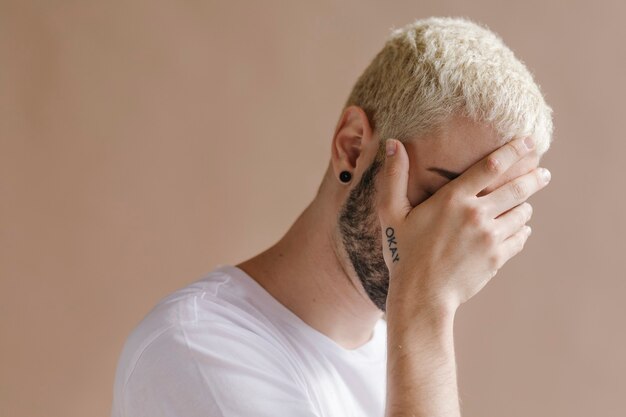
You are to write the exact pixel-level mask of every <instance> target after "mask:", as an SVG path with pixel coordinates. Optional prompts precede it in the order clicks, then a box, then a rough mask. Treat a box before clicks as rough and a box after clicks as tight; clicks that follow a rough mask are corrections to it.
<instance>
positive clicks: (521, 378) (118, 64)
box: [0, 0, 626, 417]
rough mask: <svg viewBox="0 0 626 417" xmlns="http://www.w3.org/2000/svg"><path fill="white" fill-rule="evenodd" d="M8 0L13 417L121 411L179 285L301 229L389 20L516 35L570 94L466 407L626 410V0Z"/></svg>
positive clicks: (465, 338) (4, 63) (558, 99)
mask: <svg viewBox="0 0 626 417" xmlns="http://www.w3.org/2000/svg"><path fill="white" fill-rule="evenodd" d="M590 3H591V2H582V1H579V2H573V1H569V2H565V1H553V2H546V1H544V0H540V1H538V0H531V1H523V2H521V1H516V2H501V1H496V0H494V1H487V0H484V1H475V2H468V1H461V0H459V1H452V0H450V1H431V2H416V1H396V2H389V1H354V0H347V1H342V2H339V1H336V2H329V1H316V2H296V1H283V2H276V1H272V2H267V1H265V2H256V1H248V2H239V1H230V2H228V3H227V2H222V3H216V2H207V1H191V0H187V1H178V2H165V1H158V0H157V1H155V0H153V1H125V2H116V1H80V2H78V1H40V2H37V1H32V0H28V1H25V0H22V1H13V2H11V1H6V0H0V64H1V66H0V129H1V131H0V132H1V135H0V140H1V144H0V145H1V150H0V186H1V188H0V204H1V205H0V221H1V230H0V239H1V240H0V245H1V250H0V272H1V281H0V415H2V416H11V417H13V416H29V417H38V416H46V417H47V416H63V417H79V416H80V417H83V416H107V415H108V414H109V412H110V403H111V397H112V384H113V376H114V371H115V365H116V363H117V359H118V355H119V353H120V350H121V348H122V344H123V342H124V340H125V338H126V336H127V335H128V333H129V332H130V331H131V329H132V328H133V327H134V326H135V325H136V324H137V323H138V321H139V320H140V319H141V318H142V317H143V315H144V314H146V313H147V311H148V310H149V309H150V308H151V307H152V306H153V305H154V304H155V303H156V302H157V301H158V300H159V299H160V298H161V297H163V296H164V295H166V294H167V293H169V292H171V291H173V290H175V289H177V288H179V287H181V286H184V285H186V284H188V283H190V282H192V281H194V280H196V279H198V278H199V277H200V276H201V275H202V274H204V273H205V272H207V271H208V270H210V269H212V268H213V267H214V266H215V265H216V264H218V263H236V262H239V261H241V260H243V259H245V258H247V257H249V256H252V255H253V254H255V253H257V252H259V251H260V250H262V249H264V248H266V247H267V246H268V245H270V244H271V243H273V242H274V241H275V240H276V239H278V238H279V237H280V236H281V235H282V234H283V233H284V232H285V230H286V229H287V228H288V227H289V225H290V224H291V223H292V221H293V220H294V219H295V218H296V216H297V215H298V214H299V213H300V211H301V210H302V209H303V208H304V207H305V205H306V204H307V203H308V202H309V201H310V200H311V198H312V197H313V195H314V193H315V191H316V189H317V186H318V184H319V181H320V179H321V177H322V173H323V171H324V169H325V167H326V164H327V160H328V156H329V150H330V140H331V136H332V133H333V129H334V126H335V122H336V120H337V118H338V117H339V112H340V110H341V106H342V104H343V102H344V100H345V98H346V97H347V94H348V93H349V91H350V88H351V87H352V84H353V83H354V81H355V80H356V77H357V76H358V75H359V74H360V73H361V71H362V70H363V69H364V68H365V66H366V65H367V64H368V63H369V61H370V60H371V59H372V58H373V56H374V54H375V53H376V52H377V51H378V50H379V49H380V48H381V47H382V45H383V42H384V39H385V37H386V36H387V34H388V33H389V30H390V29H391V28H392V27H399V26H402V25H404V24H406V23H408V22H410V21H411V20H413V19H415V18H419V17H426V16H430V15H454V16H466V17H470V18H472V19H475V20H477V21H479V22H482V23H485V24H487V25H488V26H489V27H490V28H491V29H493V30H494V31H496V32H497V33H499V34H500V35H501V36H502V37H503V39H504V40H505V42H506V43H507V44H508V45H509V46H510V47H511V48H512V49H513V50H514V51H515V53H516V54H517V55H518V56H519V57H520V58H521V59H522V60H523V61H524V62H526V64H527V65H528V66H529V68H530V69H531V71H532V72H533V73H534V74H535V77H536V79H537V81H538V82H539V84H540V85H541V87H542V89H543V91H544V92H545V94H546V98H547V101H548V103H549V104H550V105H551V106H552V107H553V108H554V116H555V127H556V130H555V141H554V143H553V146H552V149H551V150H550V152H549V154H548V155H547V156H546V157H545V158H544V159H543V165H544V166H547V167H548V168H549V169H550V170H551V171H552V173H553V180H552V184H551V185H550V187H548V189H546V190H545V191H544V192H542V193H539V194H538V195H536V196H533V197H532V198H531V202H532V203H533V206H534V208H535V214H534V217H533V220H532V221H531V225H532V226H533V230H534V233H533V235H532V236H531V237H530V240H529V242H528V244H527V246H526V250H525V251H524V252H523V253H522V254H521V255H519V256H518V257H516V258H514V259H513V260H511V261H510V262H509V263H508V264H507V265H506V266H505V267H504V268H503V269H502V270H501V271H500V273H499V274H498V276H497V277H496V278H495V279H494V281H492V282H491V283H490V284H489V285H488V286H487V287H485V289H484V290H483V291H482V292H481V293H480V294H478V295H477V296H476V297H475V298H474V299H473V300H471V301H470V302H468V303H467V304H465V305H463V306H462V307H461V309H460V311H459V313H458V315H457V321H456V324H455V327H456V333H455V334H456V335H455V341H456V349H457V357H458V370H459V385H460V393H461V399H462V409H463V411H464V416H507V417H522V416H524V417H527V416H568V417H578V416H580V417H583V416H585V417H588V416H592V415H593V416H607V417H608V416H624V415H625V413H626V405H624V402H623V399H624V397H623V395H624V392H625V385H626V384H625V382H624V375H625V374H626V360H625V359H624V355H623V353H624V351H625V347H624V344H625V343H626V334H625V333H624V330H623V325H624V317H625V313H626V306H625V303H624V301H623V300H624V295H625V293H626V284H625V280H624V278H625V273H624V271H623V269H622V267H623V260H624V237H625V235H626V227H625V221H624V217H623V216H624V212H625V208H626V207H625V198H624V176H625V174H624V173H625V170H624V165H625V164H624V158H625V155H626V141H625V140H624V134H623V123H624V116H625V115H624V97H625V96H626V89H625V88H624V87H625V83H624V73H625V67H626V65H625V63H626V62H625V61H626V56H625V54H626V48H624V43H623V42H624V39H625V38H626V29H625V26H624V24H623V17H624V13H625V12H626V10H625V8H624V7H623V6H619V7H618V2H617V1H616V2H614V3H609V2H605V3H599V4H596V5H593V6H592V5H591V4H590Z"/></svg>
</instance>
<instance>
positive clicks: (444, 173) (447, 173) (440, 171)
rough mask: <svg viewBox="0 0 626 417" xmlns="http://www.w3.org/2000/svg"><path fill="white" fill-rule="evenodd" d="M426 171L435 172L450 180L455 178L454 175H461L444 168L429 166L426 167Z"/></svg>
mask: <svg viewBox="0 0 626 417" xmlns="http://www.w3.org/2000/svg"><path fill="white" fill-rule="evenodd" d="M428 171H433V172H436V173H437V174H439V175H441V176H442V177H446V178H448V179H449V180H451V181H452V180H453V179H455V178H456V177H458V176H459V175H461V174H460V173H457V172H452V171H448V170H446V169H443V168H437V167H430V168H428Z"/></svg>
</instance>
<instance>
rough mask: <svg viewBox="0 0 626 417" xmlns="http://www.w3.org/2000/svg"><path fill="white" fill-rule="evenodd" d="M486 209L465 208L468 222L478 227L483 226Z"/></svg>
mask: <svg viewBox="0 0 626 417" xmlns="http://www.w3.org/2000/svg"><path fill="white" fill-rule="evenodd" d="M485 214H486V213H485V208H484V207H483V206H480V205H468V206H466V207H465V216H466V218H467V220H468V221H469V222H470V223H471V224H473V225H476V226H483V225H484V221H485V220H484V219H485Z"/></svg>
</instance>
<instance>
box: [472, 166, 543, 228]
mask: <svg viewBox="0 0 626 417" xmlns="http://www.w3.org/2000/svg"><path fill="white" fill-rule="evenodd" d="M549 182H550V171H548V170H547V169H545V168H537V169H534V170H532V171H531V172H529V173H527V174H524V175H521V176H519V177H517V178H515V179H513V180H511V181H509V182H507V183H506V184H504V185H502V186H501V187H499V188H497V189H496V190H493V191H492V192H490V193H489V194H487V195H484V196H482V197H479V199H480V200H481V201H483V202H484V203H485V204H486V205H487V207H488V209H487V213H488V214H489V215H491V216H492V218H493V217H496V216H499V215H500V214H501V213H503V212H505V211H507V210H509V209H510V208H511V207H515V206H517V205H519V204H521V203H522V202H524V201H526V200H527V199H528V198H529V197H530V196H531V195H533V194H535V193H536V192H537V191H539V190H541V189H542V188H543V187H545V186H546V185H548V183H549Z"/></svg>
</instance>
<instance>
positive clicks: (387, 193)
mask: <svg viewBox="0 0 626 417" xmlns="http://www.w3.org/2000/svg"><path fill="white" fill-rule="evenodd" d="M385 150H386V152H385V153H386V156H385V163H384V166H383V171H382V175H380V178H379V180H380V189H379V191H378V193H377V194H378V212H379V217H380V220H381V222H385V223H390V222H391V223H395V221H396V220H397V219H401V218H402V219H403V218H404V217H406V216H407V214H408V213H409V211H411V203H410V202H409V199H408V197H407V189H408V182H409V156H408V154H407V153H406V149H405V148H404V145H403V144H402V142H400V141H399V140H397V139H387V140H386V142H385Z"/></svg>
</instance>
